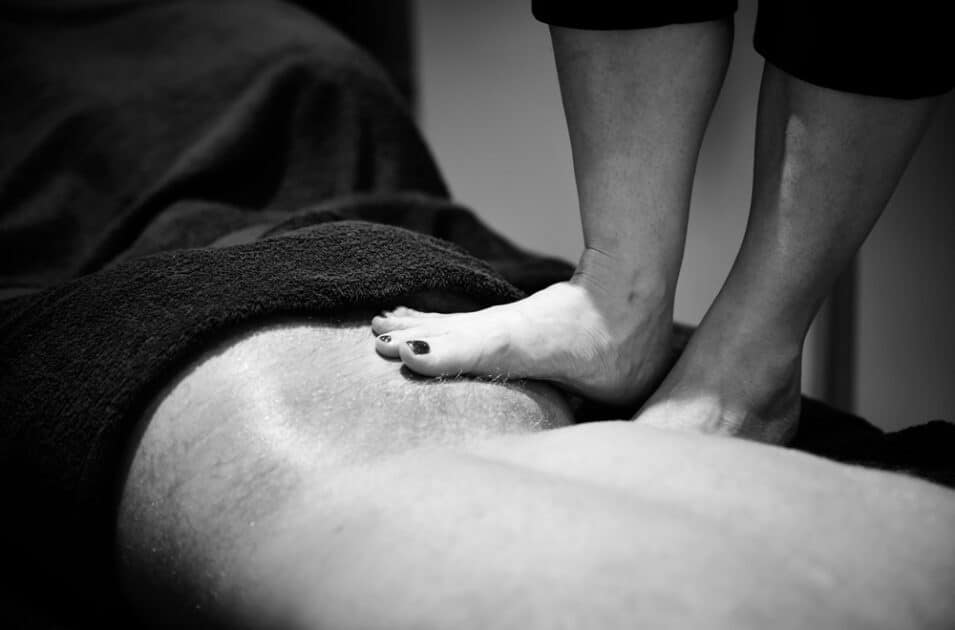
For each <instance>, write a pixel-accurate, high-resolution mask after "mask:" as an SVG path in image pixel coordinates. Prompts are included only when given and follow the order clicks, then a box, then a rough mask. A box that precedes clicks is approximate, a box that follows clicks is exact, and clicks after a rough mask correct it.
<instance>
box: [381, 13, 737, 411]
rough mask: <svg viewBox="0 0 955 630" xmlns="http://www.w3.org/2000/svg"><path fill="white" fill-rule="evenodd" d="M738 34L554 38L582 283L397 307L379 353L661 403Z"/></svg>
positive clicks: (710, 29) (603, 396)
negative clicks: (704, 168)
mask: <svg viewBox="0 0 955 630" xmlns="http://www.w3.org/2000/svg"><path fill="white" fill-rule="evenodd" d="M732 31H733V26H732V21H731V20H730V19H725V20H715V21H707V22H698V23H691V24H677V25H669V26H663V27H655V28H645V29H636V30H623V31H589V30H578V29H568V28H558V27H553V28H552V30H551V33H552V38H553V43H554V52H555V58H556V61H557V69H558V73H559V77H560V84H561V92H562V95H563V100H564V109H565V112H566V116H567V124H568V128H569V131H570V140H571V146H572V150H573V158H574V171H575V175H576V179H577V189H578V196H579V202H580V213H581V219H582V223H583V232H584V245H585V250H584V252H583V254H582V256H581V258H580V262H579V264H578V266H577V271H576V273H575V275H574V277H573V279H571V280H570V282H566V283H560V284H556V285H553V286H551V287H549V288H547V289H545V290H543V291H540V292H539V293H536V294H534V295H532V296H530V297H528V298H527V299H525V300H522V301H519V302H516V303H513V304H509V305H503V306H496V307H493V308H489V309H485V310H483V311H479V312H477V313H467V314H455V315H446V316H433V315H430V314H423V313H419V312H415V311H411V310H408V309H397V310H396V311H395V312H393V313H392V314H390V315H389V316H387V317H378V318H376V319H375V320H373V326H374V330H375V332H376V333H378V334H379V335H381V334H385V335H386V337H385V338H383V339H382V340H381V341H380V342H379V343H378V350H379V352H381V353H383V354H385V355H387V356H400V357H401V359H402V361H404V363H405V364H406V365H407V366H408V367H410V368H411V369H413V370H414V371H416V372H420V373H422V374H428V375H440V374H455V373H458V372H466V373H476V374H510V375H512V376H527V377H534V378H539V379H547V380H551V381H554V382H557V383H559V384H561V385H563V386H564V387H567V388H569V389H572V390H575V391H577V392H579V393H582V394H584V395H585V396H588V397H591V398H594V399H598V400H602V401H607V402H612V403H618V404H626V403H633V402H636V401H638V400H640V399H642V398H645V397H646V396H647V395H649V393H650V390H652V388H653V387H654V386H656V385H657V384H658V383H659V381H660V379H661V378H662V376H663V373H662V372H663V370H664V369H665V367H666V359H667V357H668V355H669V351H670V330H671V327H672V314H673V299H674V291H675V287H676V281H677V276H678V274H679V269H680V264H681V261H682V257H683V244H684V239H685V234H686V222H687V213H688V209H689V203H690V191H691V187H692V183H693V175H694V171H695V168H696V161H697V155H698V152H699V148H700V143H701V140H702V137H703V132H704V130H705V128H706V125H707V122H708V120H709V117H710V113H711V111H712V108H713V105H714V103H715V101H716V97H717V94H718V92H719V88H720V85H721V84H722V80H723V76H724V74H725V71H726V66H727V64H728V61H729V53H730V49H731V43H732ZM413 341H414V342H417V343H409V342H413ZM421 342H423V343H421ZM424 350H427V351H426V352H425V351H424Z"/></svg>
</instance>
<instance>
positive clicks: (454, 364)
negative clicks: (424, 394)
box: [396, 331, 503, 376]
mask: <svg viewBox="0 0 955 630" xmlns="http://www.w3.org/2000/svg"><path fill="white" fill-rule="evenodd" d="M406 332H414V333H422V332H424V331H406ZM396 345H397V350H398V355H399V356H400V357H401V361H402V362H403V363H404V364H405V365H407V366H408V368H409V369H410V370H413V371H415V372H417V373H418V374H424V375H426V376H456V375H459V374H473V373H476V372H475V368H476V367H478V365H479V363H480V359H481V356H482V355H483V351H484V349H483V348H482V347H481V345H480V344H477V343H474V340H471V339H469V338H467V337H466V336H465V337H462V336H460V335H457V334H450V333H449V334H444V335H439V336H430V335H426V334H406V335H403V337H402V341H401V342H400V343H398V344H396ZM481 367H482V369H481V370H478V371H477V373H479V374H481V375H485V376H493V375H496V373H497V372H498V370H496V369H493V368H492V369H490V370H488V369H483V368H484V366H481ZM502 373H503V372H502Z"/></svg>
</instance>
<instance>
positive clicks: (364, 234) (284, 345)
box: [0, 1, 955, 628]
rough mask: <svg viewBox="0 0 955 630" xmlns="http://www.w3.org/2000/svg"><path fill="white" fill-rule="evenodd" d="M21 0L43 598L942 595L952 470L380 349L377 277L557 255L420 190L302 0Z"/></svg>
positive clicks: (148, 609) (527, 602) (423, 181)
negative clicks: (576, 397) (422, 366)
mask: <svg viewBox="0 0 955 630" xmlns="http://www.w3.org/2000/svg"><path fill="white" fill-rule="evenodd" d="M20 11H21V12H20V13H17V14H15V15H12V14H11V15H8V14H7V13H3V14H2V16H3V19H2V20H0V29H2V32H0V45H3V46H5V47H9V48H10V49H11V50H12V51H14V52H16V53H17V54H11V55H0V76H4V77H8V76H14V77H19V76H23V74H24V72H25V70H24V68H23V67H22V66H21V65H18V64H24V63H26V64H27V65H28V66H29V70H30V76H31V77H32V80H31V81H30V82H25V83H23V84H22V85H21V88H22V89H20V90H18V91H16V93H11V94H7V95H5V99H4V102H3V103H2V104H0V107H3V109H4V111H3V113H4V116H3V117H2V120H3V121H4V124H5V125H6V126H7V128H9V129H13V130H16V131H17V133H11V134H10V135H9V137H5V138H4V145H3V150H4V152H5V153H4V155H5V156H9V161H8V162H7V163H10V164H13V165H14V167H13V168H12V169H11V170H8V171H3V172H2V173H0V175H2V177H3V180H2V181H3V186H0V192H2V194H3V197H2V203H0V207H2V208H4V210H3V213H2V214H0V226H2V228H3V230H2V231H0V237H2V239H3V247H0V256H2V257H3V258H2V260H3V261H4V265H3V267H2V268H0V271H2V278H3V286H4V287H5V288H6V287H15V288H16V289H17V291H15V293H16V294H17V295H18V297H16V298H12V299H5V300H2V301H0V417H2V418H3V422H2V423H0V431H2V433H0V449H2V450H0V462H2V473H3V474H2V475H0V478H2V479H3V482H4V487H3V489H2V490H3V493H4V497H5V498H6V500H7V504H8V506H9V510H10V511H9V513H10V514H14V515H16V516H17V518H15V519H5V521H4V528H5V529H4V534H5V535H4V537H3V539H4V542H5V544H6V547H5V551H6V552H8V557H10V558H12V560H11V563H10V566H11V567H13V569H12V571H11V573H14V574H16V576H17V578H18V580H19V579H20V578H21V577H23V579H24V581H26V583H27V584H28V586H27V587H24V588H20V589H19V590H18V591H17V593H18V594H19V592H20V591H21V590H27V591H29V589H30V588H33V589H34V591H32V592H28V593H27V595H28V599H34V600H37V599H38V600H39V605H41V606H42V605H43V604H44V603H47V604H48V601H49V599H50V598H53V599H55V600H56V601H57V602H64V604H63V608H64V609H66V611H67V613H66V614H65V617H66V618H67V619H66V621H65V622H63V623H61V625H63V624H65V625H67V627H69V624H70V622H71V621H74V620H72V619H71V618H70V615H69V614H68V613H69V612H73V611H72V608H71V607H72V606H76V608H77V609H79V608H80V607H81V606H84V605H87V606H88V605H91V604H93V605H102V606H104V607H106V608H111V607H122V606H124V605H125V604H128V607H129V610H128V611H126V610H123V611H122V614H126V613H128V614H130V615H132V618H131V619H130V618H126V619H125V621H126V623H125V624H124V625H126V626H131V625H137V624H142V625H149V626H156V627H183V626H186V627H204V626H211V627H237V628H244V627H255V628H259V627H263V626H264V627H270V626H275V627H283V628H300V627H301V628H315V627H333V628H348V627H360V628H375V627H387V628H395V627H435V628H445V627H463V628H467V627H475V628H486V627H503V628H506V627H522V628H537V627H539V628H550V627H554V626H556V625H564V626H570V627H607V628H613V627H633V626H634V625H638V624H641V623H642V624H644V625H647V626H650V627H657V626H663V625H670V626H677V627H711V628H757V627H758V628H763V627H766V626H767V625H772V626H774V627H777V626H780V627H793V628H804V627H807V626H808V627H815V626H822V627H827V626H847V625H867V626H873V627H878V626H879V625H882V626H883V627H893V628H895V627H926V628H932V627H945V626H946V625H950V622H951V620H952V618H953V614H955V613H953V609H952V603H951V602H950V601H949V598H947V594H948V593H950V592H951V591H952V589H953V586H955V548H953V544H955V542H953V541H952V539H951V536H950V532H951V530H952V525H953V524H955V498H953V495H952V493H951V492H950V491H947V490H945V489H943V488H941V487H938V486H934V485H931V484H928V483H925V482H921V481H917V480H914V479H908V478H905V477H901V476H897V475H892V474H887V473H880V472H875V471H868V470H863V469H860V468H855V467H850V466H844V465H840V464H835V463H832V462H828V461H825V460H821V459H818V458H815V457H812V456H809V455H805V454H800V453H796V452H792V451H788V450H783V449H780V448H772V447H766V446H759V445H755V444H749V443H744V442H741V441H734V440H729V439H721V438H716V437H706V436H698V435H689V434H682V433H677V432H665V431H661V430H655V429H651V428H647V427H641V426H638V425H635V424H633V423H629V422H594V423H589V424H583V425H575V424H574V418H573V417H572V415H571V413H570V406H569V405H568V401H567V400H566V399H565V398H564V395H563V394H562V393H561V392H559V391H558V390H556V389H554V388H553V387H550V386H549V385H546V384H543V383H537V382H531V381H509V380H506V379H470V378H456V377H450V378H443V379H438V380H431V379H424V378H420V377H415V376H414V375H413V374H410V373H409V372H408V371H407V370H402V369H401V368H400V365H399V364H398V363H397V362H395V361H394V360H390V359H389V358H388V357H382V356H380V355H378V354H376V353H375V352H374V344H375V340H374V337H373V335H372V332H371V329H370V327H369V325H368V322H369V321H370V318H371V316H372V315H374V314H375V313H378V312H379V311H380V309H382V308H390V307H394V306H395V305H397V304H399V303H403V304H407V305H409V306H411V307H415V308H419V309H423V310H438V311H457V310H473V309H476V308H479V307H484V306H488V305H492V304H498V303H503V302H508V301H513V300H515V299H518V298H520V297H521V296H522V295H523V294H524V292H529V291H531V290H534V289H535V288H539V287H540V286H543V285H546V284H549V283H552V282H554V281H556V279H559V278H561V277H566V274H568V273H569V269H568V267H567V266H566V265H561V264H558V263H555V262H554V261H547V260H544V259H542V258H540V257H537V256H532V255H529V254H527V253H524V252H520V250H519V249H517V248H515V247H514V246H513V245H511V244H509V243H507V242H506V241H505V240H504V239H501V238H500V237H499V236H497V235H494V234H493V233H491V232H490V231H489V230H487V229H486V228H485V227H484V226H483V225H481V224H480V223H479V222H478V221H477V220H476V219H475V218H474V216H473V215H471V214H470V213H469V212H466V211H464V210H463V209H461V208H459V207H456V206H454V205H453V204H450V203H449V202H448V201H447V191H446V189H445V187H444V184H443V182H442V180H441V178H440V176H439V174H438V171H437V168H436V166H435V165H434V164H433V162H432V161H431V159H430V156H429V154H428V151H427V148H426V147H425V145H424V143H423V142H422V140H421V138H420V137H419V135H418V133H417V130H416V129H415V128H414V126H413V124H412V121H411V120H410V117H409V116H408V113H407V109H406V108H405V106H404V104H403V103H401V102H400V101H399V99H398V98H397V96H396V94H395V93H394V91H393V90H392V89H391V88H390V86H389V85H388V84H387V83H385V81H384V80H383V78H382V76H381V73H380V71H378V70H377V69H376V68H375V67H374V66H372V65H371V64H370V62H369V61H368V59H367V58H366V57H365V56H364V55H363V54H362V53H361V52H360V51H358V50H356V49H355V48H354V47H353V46H352V45H351V44H349V43H348V42H346V41H345V40H344V39H343V38H341V37H340V36H339V35H337V34H336V33H334V32H333V31H332V30H331V29H329V28H328V27H326V26H324V25H323V24H321V23H320V22H318V21H317V20H314V19H313V18H311V17H309V16H306V15H305V14H303V13H301V12H299V11H297V10H295V9H293V8H291V7H288V6H286V5H285V4H283V3H278V2H276V3H255V2H238V1H237V2H234V3H230V4H229V5H228V9H226V8H225V4H224V3H223V4H219V3H217V4H216V5H215V6H213V5H212V4H209V3H188V2H186V3H158V4H149V3H141V4H140V3H136V4H135V6H130V7H125V8H123V9H122V10H113V9H110V10H109V11H99V12H91V13H84V14H83V15H82V17H83V19H73V18H75V17H76V16H75V15H74V16H72V17H70V18H69V19H65V20H63V19H61V17H62V15H63V14H60V13H58V12H57V11H53V10H49V12H48V11H47V10H46V9H42V8H37V9H29V10H27V9H21V10H20ZM23 11H27V12H28V13H30V15H31V16H32V18H35V19H31V20H25V21H24V20H22V19H20V18H22V12H23ZM67 13H69V12H67ZM130 33H135V34H136V38H135V39H136V41H135V42H131V40H130V36H129V34H130ZM117 49H122V50H124V51H125V53H126V55H125V56H123V55H117V54H116V50H117ZM63 59H70V60H71V61H72V65H71V66H70V67H65V66H64V65H63V63H62V60H63ZM102 77H110V78H111V79H110V80H109V81H103V80H101V78H102ZM51 94H53V95H54V96H55V97H56V98H53V97H51ZM27 167H29V168H27ZM25 173H27V174H32V175H31V177H35V178H36V179H31V177H27V176H26V175H24V174H25ZM11 182H12V183H11ZM11 191H13V192H11ZM17 191H20V194H17V195H15V194H13V193H14V192H17ZM28 192H29V193H30V194H27V193H28ZM51 226H52V227H51ZM64 226H66V227H64ZM66 228H68V229H66ZM7 528H9V530H7ZM915 532H917V536H916V535H914V533H915ZM100 600H102V601H100ZM47 607H48V608H49V606H47ZM117 614H119V613H117ZM61 621H62V620H61Z"/></svg>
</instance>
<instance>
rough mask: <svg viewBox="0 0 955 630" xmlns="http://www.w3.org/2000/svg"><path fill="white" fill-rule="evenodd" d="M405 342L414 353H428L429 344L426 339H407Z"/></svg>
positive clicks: (429, 349)
mask: <svg viewBox="0 0 955 630" xmlns="http://www.w3.org/2000/svg"><path fill="white" fill-rule="evenodd" d="M406 343H407V344H408V347H409V348H411V351H412V352H414V353H415V354H428V353H429V352H431V346H429V345H428V342H427V341H418V340H417V339H415V340H414V341H408V342H406Z"/></svg>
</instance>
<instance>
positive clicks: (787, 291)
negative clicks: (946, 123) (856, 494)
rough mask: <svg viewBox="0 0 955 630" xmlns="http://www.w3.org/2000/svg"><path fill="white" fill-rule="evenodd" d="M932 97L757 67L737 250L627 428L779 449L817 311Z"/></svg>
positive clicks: (790, 421)
mask: <svg viewBox="0 0 955 630" xmlns="http://www.w3.org/2000/svg"><path fill="white" fill-rule="evenodd" d="M936 101H937V99H936V98H921V99H912V100H902V99H895V98H885V97H877V96H865V95H860V94H851V93H848V92H842V91H836V90H831V89H827V88H823V87H818V86H816V85H813V84H810V83H807V82H805V81H802V80H800V79H797V78H795V77H793V76H791V75H790V74H787V73H786V72H784V71H782V70H780V69H779V68H777V67H775V66H773V65H772V64H770V63H767V64H766V68H765V70H764V73H763V83H762V88H761V91H760V101H759V115H758V121H757V134H756V163H755V175H754V184H753V199H752V208H751V210H750V217H749V223H748V225H747V228H746V235H745V237H744V240H743V244H742V247H741V249H740V252H739V254H738V256H737V258H736V262H735V263H734V265H733V268H732V270H731V272H730V275H729V277H728V278H727V280H726V283H725V285H724V286H723V289H722V290H721V292H720V294H719V296H718V297H717V299H716V301H715V302H714V303H713V305H712V306H711V308H710V309H709V311H708V312H707V314H706V316H705V318H704V319H703V322H702V323H701V325H700V327H699V329H698V330H697V331H696V333H695V334H694V336H693V338H692V339H691V340H690V344H689V346H688V348H687V350H686V352H685V353H684V354H683V356H682V358H681V359H680V361H679V362H678V363H677V365H676V367H675V368H674V369H673V370H672V371H671V372H670V374H669V375H668V376H667V378H666V380H665V381H664V383H663V385H662V386H661V387H660V389H659V390H658V391H657V392H656V393H655V394H654V396H653V398H652V399H651V400H650V401H649V402H648V403H647V405H646V406H645V408H644V410H643V412H642V414H640V415H638V417H637V420H639V421H643V422H647V423H651V424H654V425H658V426H667V427H678V428H687V429H693V430H702V431H708V432H718V433H727V434H733V435H741V436H744V437H749V438H753V439H758V440H764V441H770V442H782V441H785V440H786V439H787V438H788V436H790V435H791V433H792V432H793V430H794V429H795V423H796V418H797V417H798V414H799V392H800V365H801V357H802V346H803V341H804V338H805V336H806V333H807V331H808V329H809V325H810V323H811V322H812V319H813V316H814V315H815V313H816V311H817V309H818V308H819V305H820V304H821V302H822V300H823V299H824V298H825V296H826V295H827V294H828V293H829V291H830V290H831V288H832V285H833V283H834V282H835V280H836V278H837V276H838V275H839V273H840V272H841V271H842V270H843V269H845V267H846V265H847V264H848V262H849V260H850V259H851V258H852V256H853V255H854V254H855V253H856V251H857V250H858V249H859V247H860V245H861V244H862V242H863V240H864V239H865V237H866V235H867V234H868V233H869V230H870V229H871V228H872V226H873V225H874V223H875V221H876V219H878V217H879V215H880V214H881V213H882V211H883V209H884V208H885V206H886V203H887V202H888V200H889V197H890V196H891V194H892V191H893V190H894V189H895V185H896V183H897V182H898V180H899V177H900V176H901V175H902V172H903V171H904V169H905V166H906V165H907V164H908V161H909V158H910V156H911V154H912V151H913V150H914V148H915V146H916V145H917V143H918V141H919V139H920V138H921V136H922V133H923V131H924V128H925V126H926V122H927V121H928V119H929V115H930V113H931V111H932V109H933V106H934V105H935V103H936Z"/></svg>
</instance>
